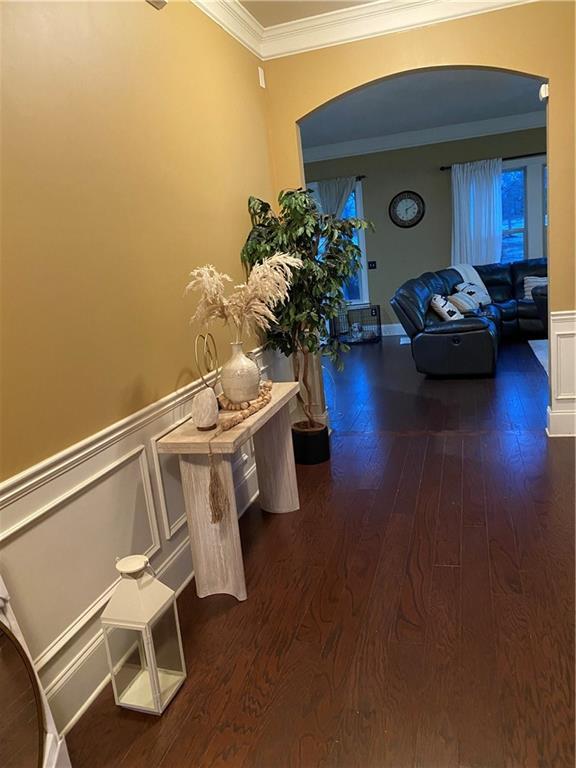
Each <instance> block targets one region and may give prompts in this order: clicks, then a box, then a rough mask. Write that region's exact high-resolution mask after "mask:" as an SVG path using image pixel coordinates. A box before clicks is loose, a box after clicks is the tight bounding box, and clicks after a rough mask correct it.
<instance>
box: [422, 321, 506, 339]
mask: <svg viewBox="0 0 576 768" xmlns="http://www.w3.org/2000/svg"><path fill="white" fill-rule="evenodd" d="M492 328H493V325H492V321H491V320H490V319H489V318H486V317H462V318H458V319H456V320H447V321H446V322H445V323H436V325H434V326H431V327H430V328H427V329H426V334H427V335H432V336H438V335H442V334H445V333H468V332H469V331H484V330H491V329H492Z"/></svg>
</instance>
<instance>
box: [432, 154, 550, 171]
mask: <svg viewBox="0 0 576 768" xmlns="http://www.w3.org/2000/svg"><path fill="white" fill-rule="evenodd" d="M540 155H546V152H530V153H529V154H527V155H512V156H511V157H503V158H502V162H506V161H507V160H523V159H524V158H525V157H539V156H540ZM468 162H478V161H472V160H470V161H468ZM451 169H452V166H451V165H441V166H440V170H441V171H450V170H451Z"/></svg>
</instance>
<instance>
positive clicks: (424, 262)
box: [305, 128, 546, 323]
mask: <svg viewBox="0 0 576 768" xmlns="http://www.w3.org/2000/svg"><path fill="white" fill-rule="evenodd" d="M534 152H546V130H545V129H544V128H535V129H532V130H528V131H518V132H515V133H503V134H500V135H495V136H482V137H479V138H475V139H466V140H462V141H451V142H445V143H442V144H430V145H428V146H423V147H414V148H411V149H400V150H395V151H390V152H378V153H373V154H370V155H359V156H357V157H342V158H338V159H335V160H324V161H322V162H317V163H307V164H306V165H305V173H306V180H307V181H319V180H321V179H330V178H334V177H336V176H357V175H365V176H366V178H365V179H364V181H363V183H362V188H363V200H364V215H365V216H366V218H368V219H370V220H371V221H372V222H373V223H374V225H375V231H374V232H367V234H366V251H367V258H368V259H372V260H374V261H376V263H377V268H376V269H375V270H369V271H368V287H369V291H370V301H372V303H374V304H380V307H381V311H382V322H383V323H397V322H398V318H397V317H396V315H395V314H394V310H393V309H392V307H391V306H390V297H391V296H392V295H393V293H394V291H395V290H396V289H397V288H398V286H400V285H402V283H404V282H405V281H406V280H409V279H410V278H411V277H418V275H420V274H422V272H426V271H427V270H432V271H434V270H437V269H442V268H443V267H446V266H449V264H450V248H451V241H452V189H451V185H450V173H449V172H447V171H441V170H440V167H441V166H443V165H452V163H462V162H468V161H471V160H482V159H484V158H488V157H507V156H515V155H523V154H531V153H534ZM404 189H413V190H415V191H416V192H418V193H419V194H421V195H422V197H423V198H424V202H425V204H426V214H425V216H424V218H423V219H422V221H421V222H420V223H419V224H418V225H417V226H416V227H412V228H411V229H401V228H400V227H397V226H395V225H394V224H393V223H392V221H391V220H390V217H389V215H388V205H389V203H390V200H391V199H392V197H393V196H394V195H395V194H397V193H398V192H401V191H402V190H404Z"/></svg>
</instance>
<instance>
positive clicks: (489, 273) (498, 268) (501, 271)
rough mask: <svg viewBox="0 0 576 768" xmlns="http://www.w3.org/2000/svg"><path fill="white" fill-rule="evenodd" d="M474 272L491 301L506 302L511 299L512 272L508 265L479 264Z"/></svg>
mask: <svg viewBox="0 0 576 768" xmlns="http://www.w3.org/2000/svg"><path fill="white" fill-rule="evenodd" d="M476 271H477V272H478V274H479V275H480V277H481V278H482V280H483V282H484V285H485V286H486V288H487V289H488V293H489V294H490V296H491V297H492V300H493V301H495V302H499V301H506V300H507V299H511V298H512V297H513V295H514V294H513V285H512V272H511V270H510V265H509V264H484V265H480V264H479V265H478V266H477V267H476Z"/></svg>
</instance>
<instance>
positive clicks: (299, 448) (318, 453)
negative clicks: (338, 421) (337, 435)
mask: <svg viewBox="0 0 576 768" xmlns="http://www.w3.org/2000/svg"><path fill="white" fill-rule="evenodd" d="M306 426H307V422H305V421H298V422H296V424H292V443H293V445H294V457H295V459H296V464H321V463H322V462H323V461H328V459H329V458H330V438H329V435H328V427H325V426H324V425H322V426H319V427H318V428H317V429H309V428H308V429H305V428H304V427H306Z"/></svg>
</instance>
